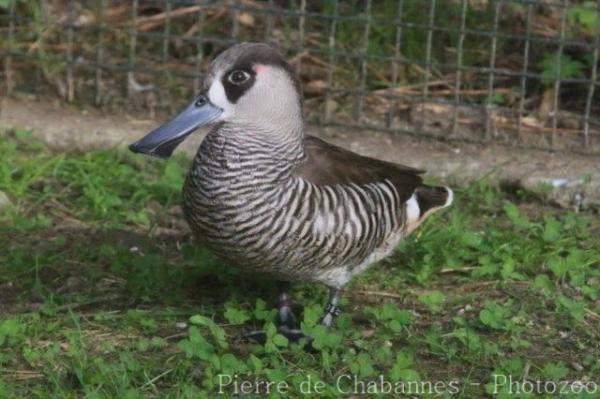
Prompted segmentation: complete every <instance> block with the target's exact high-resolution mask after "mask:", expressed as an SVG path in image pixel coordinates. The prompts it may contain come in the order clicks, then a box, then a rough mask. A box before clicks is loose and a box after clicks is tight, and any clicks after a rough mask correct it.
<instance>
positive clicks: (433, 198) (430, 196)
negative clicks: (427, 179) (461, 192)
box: [406, 185, 454, 232]
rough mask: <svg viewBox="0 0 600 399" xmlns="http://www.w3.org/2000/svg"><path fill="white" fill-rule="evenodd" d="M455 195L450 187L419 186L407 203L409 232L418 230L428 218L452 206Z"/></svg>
mask: <svg viewBox="0 0 600 399" xmlns="http://www.w3.org/2000/svg"><path fill="white" fill-rule="evenodd" d="M453 200H454V193H453V192H452V190H451V189H450V188H448V187H443V186H439V187H431V186H425V185H423V186H419V187H417V188H416V189H415V192H414V194H413V195H412V196H411V197H410V199H409V200H408V201H407V202H406V217H407V222H408V223H407V227H408V231H409V232H410V231H412V230H414V229H416V228H417V227H418V226H419V225H420V224H421V222H423V221H424V220H425V219H426V218H427V216H429V215H431V214H432V213H434V212H436V211H439V210H440V209H443V208H446V207H448V206H450V205H451V204H452V201H453Z"/></svg>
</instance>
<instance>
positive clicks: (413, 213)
mask: <svg viewBox="0 0 600 399" xmlns="http://www.w3.org/2000/svg"><path fill="white" fill-rule="evenodd" d="M420 216H421V209H420V208H419V203H418V202H417V197H416V196H415V195H414V194H413V195H411V196H410V198H409V199H408V201H406V225H407V226H408V229H409V230H411V227H412V226H415V225H416V224H417V223H418V221H419V217H420Z"/></svg>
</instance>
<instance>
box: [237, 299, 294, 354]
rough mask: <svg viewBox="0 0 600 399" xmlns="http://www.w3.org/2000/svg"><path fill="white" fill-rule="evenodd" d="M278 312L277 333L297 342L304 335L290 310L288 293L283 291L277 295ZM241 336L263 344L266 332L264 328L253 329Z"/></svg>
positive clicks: (290, 304)
mask: <svg viewBox="0 0 600 399" xmlns="http://www.w3.org/2000/svg"><path fill="white" fill-rule="evenodd" d="M278 312H279V317H278V319H277V332H278V333H279V334H281V335H283V336H284V337H286V338H287V339H289V340H290V341H291V342H298V341H299V340H300V338H302V337H305V336H306V334H304V333H303V332H302V331H301V330H300V323H298V319H297V318H296V315H295V314H294V312H293V310H292V301H291V299H290V297H289V295H288V294H285V293H284V294H281V295H280V296H279V303H278ZM242 338H243V339H247V340H252V341H257V342H259V343H261V344H263V343H265V342H266V340H267V333H266V331H265V330H254V331H250V332H249V333H246V334H244V335H243V336H242Z"/></svg>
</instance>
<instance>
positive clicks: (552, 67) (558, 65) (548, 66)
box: [539, 51, 586, 85]
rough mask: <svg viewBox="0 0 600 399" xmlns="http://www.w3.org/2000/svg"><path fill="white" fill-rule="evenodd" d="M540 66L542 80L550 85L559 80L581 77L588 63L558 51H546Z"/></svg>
mask: <svg viewBox="0 0 600 399" xmlns="http://www.w3.org/2000/svg"><path fill="white" fill-rule="evenodd" d="M539 66H540V68H541V70H542V82H543V83H544V84H546V85H549V84H552V83H554V82H555V81H557V80H561V79H569V78H578V77H581V76H582V75H583V74H584V72H585V67H586V64H585V63H583V62H582V61H580V60H577V59H574V58H572V57H571V56H569V55H567V54H564V53H559V52H558V51H557V52H555V53H546V54H545V55H544V58H542V61H541V62H540V64H539Z"/></svg>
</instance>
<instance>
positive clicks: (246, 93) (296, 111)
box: [129, 43, 302, 158]
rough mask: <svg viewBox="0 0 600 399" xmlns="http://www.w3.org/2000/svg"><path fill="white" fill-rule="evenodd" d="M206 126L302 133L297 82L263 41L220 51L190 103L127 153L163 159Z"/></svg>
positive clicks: (284, 64)
mask: <svg viewBox="0 0 600 399" xmlns="http://www.w3.org/2000/svg"><path fill="white" fill-rule="evenodd" d="M209 124H231V125H236V126H238V127H239V128H241V129H246V128H247V129H248V131H254V132H272V133H273V134H277V132H282V131H286V130H287V131H289V130H298V131H301V129H302V96H301V91H300V85H299V81H298V78H297V76H296V74H295V73H294V71H293V70H292V68H291V67H290V65H289V64H288V63H287V62H286V61H285V60H284V59H283V58H282V56H281V54H280V53H279V52H278V51H277V50H276V49H274V48H273V47H271V46H269V45H267V44H263V43H241V44H237V45H234V46H232V47H230V48H229V49H227V50H226V51H224V52H223V53H221V54H220V55H219V56H218V57H217V58H215V60H214V61H213V62H212V63H211V65H210V69H209V71H208V73H207V74H206V77H205V79H204V84H203V89H202V91H201V93H200V94H199V95H198V96H197V97H196V98H195V99H194V101H193V102H192V103H191V104H189V105H188V106H187V107H185V108H184V109H183V111H182V112H181V113H179V115H177V116H176V117H174V118H173V119H171V120H170V121H168V122H166V123H165V124H163V125H162V126H160V127H158V128H157V129H155V130H153V131H151V132H150V133H148V134H147V135H146V136H145V137H144V138H142V139H141V140H139V141H137V142H135V143H133V144H131V145H130V146H129V149H130V150H131V151H133V152H140V153H144V154H149V155H154V156H158V157H162V158H167V157H169V156H170V155H171V154H172V153H173V150H174V149H175V147H177V145H178V144H180V143H181V142H182V141H183V140H184V139H185V138H186V137H187V136H188V135H189V134H190V133H192V132H193V131H194V130H196V129H198V128H199V127H201V126H205V125H209Z"/></svg>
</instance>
